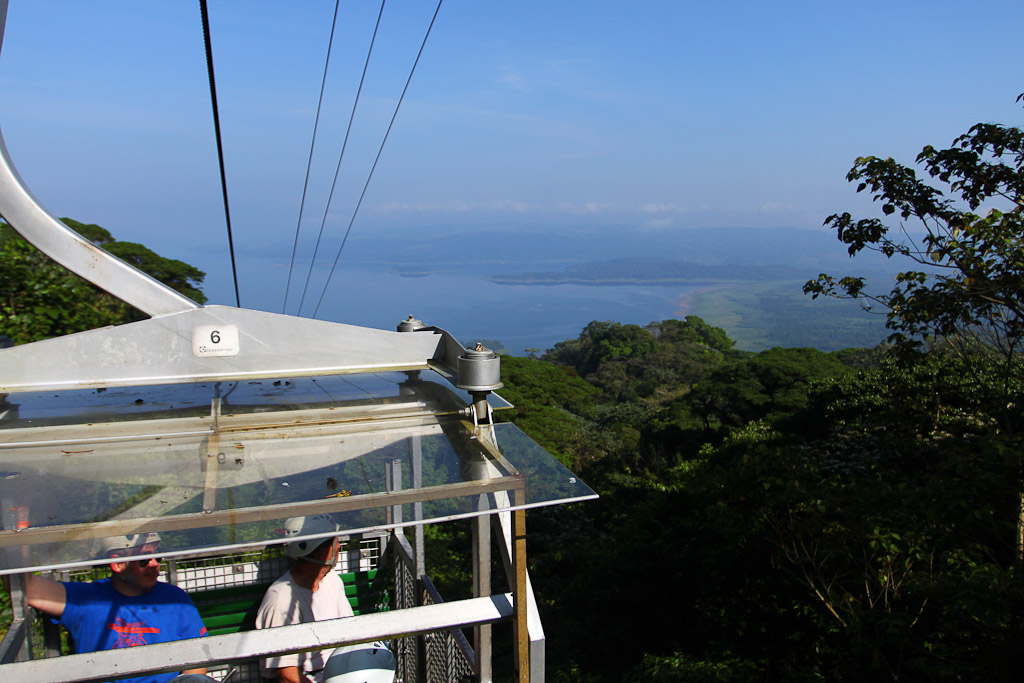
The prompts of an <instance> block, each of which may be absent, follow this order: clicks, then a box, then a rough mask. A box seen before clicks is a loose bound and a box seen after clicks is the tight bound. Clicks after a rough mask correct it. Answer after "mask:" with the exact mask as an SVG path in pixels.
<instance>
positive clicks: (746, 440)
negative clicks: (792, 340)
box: [503, 96, 1024, 682]
mask: <svg viewBox="0 0 1024 683" xmlns="http://www.w3.org/2000/svg"><path fill="white" fill-rule="evenodd" d="M1022 98H1024V96H1022ZM917 163H918V164H919V165H920V166H921V167H922V168H923V170H924V172H925V173H926V174H927V177H928V178H929V179H930V180H932V181H934V182H935V183H936V184H935V185H931V184H929V182H930V181H924V180H921V179H920V178H919V177H918V175H917V172H916V171H915V170H914V169H912V168H909V167H907V166H904V165H902V164H899V163H898V162H896V161H894V160H893V159H881V158H877V157H864V158H861V159H858V160H857V161H856V164H855V166H854V168H853V169H852V170H851V171H850V173H849V175H848V179H849V180H850V181H851V182H856V183H858V185H857V190H858V191H859V192H860V191H869V192H870V193H871V194H872V196H873V199H874V200H875V201H877V202H878V203H879V205H880V208H881V214H882V215H883V216H886V217H891V218H893V219H894V220H895V221H896V222H895V224H894V225H890V224H888V223H886V222H885V220H883V219H882V218H876V217H869V218H863V219H855V218H854V217H852V216H851V215H850V214H848V213H842V214H835V215H833V216H831V217H829V218H828V219H827V220H826V225H828V226H829V227H830V228H832V229H833V230H835V232H836V235H837V236H838V238H839V240H840V241H841V242H842V243H843V244H845V245H846V247H847V251H848V252H849V254H850V255H856V254H858V253H861V252H862V251H865V250H869V251H877V252H880V253H882V254H883V255H885V256H886V257H889V258H892V259H896V260H897V261H898V262H899V263H900V264H901V265H902V267H903V268H904V270H902V271H901V272H900V273H899V274H898V275H897V276H896V281H895V285H894V286H893V288H892V289H891V291H890V292H888V293H885V294H869V293H868V289H867V282H866V280H865V278H864V277H859V276H843V277H834V276H831V275H829V274H821V275H820V276H819V277H818V278H816V279H814V280H811V281H809V282H808V283H807V284H806V285H805V286H804V291H805V292H806V293H808V294H810V295H812V296H813V297H818V296H831V297H841V298H853V299H860V300H862V301H864V302H865V303H866V304H868V305H870V306H872V307H874V308H876V309H877V310H880V311H883V312H884V313H885V314H886V316H887V327H888V329H889V331H890V332H891V334H890V337H889V340H888V343H887V344H886V345H884V346H882V347H878V348H874V349H850V350H844V351H838V352H833V353H823V352H820V351H815V350H813V349H801V348H775V349H770V350H767V351H763V352H761V353H758V354H751V353H742V352H738V351H736V350H734V348H733V344H732V342H731V340H730V339H729V338H728V337H727V335H726V333H725V332H724V331H723V330H721V329H717V328H714V327H710V326H708V325H707V324H706V323H705V322H704V321H703V320H701V319H700V318H697V317H692V316H691V317H688V318H686V319H685V320H682V321H680V320H665V321H662V322H658V323H652V324H651V325H648V326H646V327H639V326H636V325H620V324H617V323H613V322H605V323H601V322H594V323H591V324H590V325H589V326H587V327H586V329H584V330H583V331H582V333H581V334H580V335H579V337H578V338H577V339H574V340H568V341H565V342H562V343H560V344H558V345H556V346H555V348H554V349H552V350H550V351H549V352H548V353H546V354H544V355H543V356H542V357H541V358H539V359H517V358H505V359H503V362H504V365H503V380H504V381H505V383H506V385H507V388H506V389H505V390H504V393H505V395H506V396H507V397H508V398H509V399H511V400H512V402H513V403H515V404H516V412H515V414H514V415H513V416H511V419H513V420H514V421H516V422H518V423H519V424H521V425H522V427H523V428H524V429H525V430H526V431H528V432H529V433H530V434H531V436H533V437H534V438H535V439H537V440H538V441H540V442H541V443H542V444H543V445H545V446H546V447H548V448H549V449H550V450H551V451H552V452H553V453H555V454H557V455H558V457H560V458H562V459H563V461H564V462H565V463H566V464H568V465H569V466H570V467H572V468H573V469H574V471H576V472H577V473H579V474H580V475H581V476H582V477H583V478H584V479H585V480H586V481H588V483H590V484H591V485H592V486H593V487H594V488H595V489H596V490H597V491H598V492H599V493H600V494H601V499H600V500H599V501H597V502H595V503H592V504H584V505H579V506H576V507H574V508H573V509H570V510H559V509H553V510H547V511H543V512H540V513H536V514H534V515H532V516H531V529H530V538H531V546H532V547H531V557H532V561H533V562H534V565H535V568H536V572H535V577H536V586H537V590H538V592H539V594H540V598H539V599H540V600H541V602H542V604H543V607H544V614H545V619H546V626H547V632H548V633H549V647H548V653H549V662H550V667H549V669H550V675H551V677H552V679H553V680H557V681H588V682H589V681H594V682H596V681H621V680H627V681H768V680H771V681H803V680H829V681H863V680H886V681H896V680H899V681H946V680H949V681H954V680H999V681H1006V680H1019V678H1020V671H1021V669H1022V666H1024V654H1022V653H1024V647H1022V645H1024V642H1022V640H1024V631H1022V627H1024V623H1022V614H1024V583H1022V576H1021V572H1022V569H1024V564H1022V551H1024V542H1022V541H1024V536H1022V529H1024V514H1022V512H1024V505H1022V501H1024V496H1022V492H1024V482H1022V466H1024V461H1022V457H1021V456H1022V452H1024V448H1022V447H1024V439H1022V436H1021V427H1022V420H1024V410H1022V406H1024V355H1022V352H1024V348H1022V343H1024V217H1022V212H1024V199H1022V197H1024V132H1022V131H1021V130H1020V129H1017V128H1008V127H1004V126H1000V125H996V124H978V125H976V126H974V127H973V128H971V130H970V131H968V132H967V133H966V134H964V135H962V136H961V137H959V138H957V139H956V140H955V141H954V144H953V145H952V146H951V147H950V148H948V149H943V150H936V149H935V148H933V147H926V148H924V150H923V151H922V152H921V154H920V155H919V156H918V158H917ZM976 212H977V213H976ZM908 224H916V225H917V226H918V228H920V229H923V231H924V232H923V234H918V235H917V236H916V237H915V236H914V235H913V234H911V233H910V232H908V230H907V225H908Z"/></svg>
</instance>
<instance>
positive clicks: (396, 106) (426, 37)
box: [313, 0, 444, 318]
mask: <svg viewBox="0 0 1024 683" xmlns="http://www.w3.org/2000/svg"><path fill="white" fill-rule="evenodd" d="M442 2H444V0H437V9H435V10H434V16H433V17H432V18H431V19H430V26H428V27H427V32H426V34H425V35H424V36H423V42H422V43H420V50H419V52H417V53H416V60H415V61H414V62H413V64H412V69H411V70H410V71H409V78H408V79H406V81H405V87H404V88H402V95H401V96H400V97H399V98H398V104H396V105H395V113H394V114H392V115H391V123H389V124H388V129H387V131H386V132H385V133H384V139H383V140H381V142H380V149H378V150H377V158H376V159H374V160H373V166H371V167H370V173H369V175H368V176H367V177H366V182H365V183H364V184H363V191H362V192H361V193H360V195H359V201H358V202H356V208H355V210H353V211H352V218H351V219H350V220H349V222H348V229H346V230H345V238H344V239H343V240H342V241H341V245H340V246H339V247H338V253H337V254H335V255H334V263H333V264H331V271H330V272H329V273H328V274H327V281H326V282H324V287H323V290H321V292H320V298H319V299H318V300H317V302H316V308H314V309H313V318H316V314H317V311H319V310H320V304H321V303H323V300H324V294H326V293H327V287H328V285H330V284H331V277H332V276H333V275H334V270H335V268H337V266H338V259H339V258H341V250H342V249H344V248H345V243H346V242H348V236H349V233H351V232H352V224H353V223H354V222H355V220H356V214H358V213H359V207H360V206H362V204H363V198H364V197H365V196H366V189H367V188H368V187H369V186H370V180H371V179H372V178H373V172H374V171H375V170H376V169H377V162H379V161H380V156H381V154H382V153H383V152H384V144H385V143H386V142H387V141H388V136H389V135H390V134H391V128H392V126H394V125H395V119H396V118H398V110H399V108H400V107H401V106H402V100H404V99H405V93H406V92H407V91H408V90H409V83H411V82H412V76H413V74H414V73H416V66H417V65H418V64H419V63H420V57H421V56H422V55H423V48H424V47H426V45H427V39H428V38H429V37H430V30H431V29H432V28H434V22H435V21H436V20H437V14H438V12H440V11H441V3H442Z"/></svg>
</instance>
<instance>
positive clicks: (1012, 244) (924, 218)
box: [804, 95, 1024, 356]
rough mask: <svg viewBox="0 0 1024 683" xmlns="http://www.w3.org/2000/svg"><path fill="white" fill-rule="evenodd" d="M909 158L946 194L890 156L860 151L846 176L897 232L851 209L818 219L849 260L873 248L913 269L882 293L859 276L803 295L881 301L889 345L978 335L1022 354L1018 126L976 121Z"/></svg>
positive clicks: (1022, 161) (830, 280)
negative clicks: (916, 234)
mask: <svg viewBox="0 0 1024 683" xmlns="http://www.w3.org/2000/svg"><path fill="white" fill-rule="evenodd" d="M1021 99H1024V95H1022V96H1021V97H1019V98H1018V101H1020V100H1021ZM917 162H918V163H919V164H922V165H923V167H924V170H925V172H926V173H927V174H928V176H929V177H930V179H931V180H932V181H938V183H940V184H941V185H942V186H944V187H945V191H943V190H942V189H939V188H938V187H933V186H932V185H930V184H928V182H926V181H924V180H921V179H920V178H919V177H918V176H917V173H916V172H915V171H914V170H913V169H912V168H909V167H906V166H903V165H902V164H899V163H897V162H896V161H894V160H893V159H891V158H887V159H881V158H878V157H861V158H859V159H857V161H856V163H855V164H854V167H853V169H852V170H851V171H850V172H849V174H847V179H848V180H849V181H851V182H854V181H856V182H857V183H858V185H857V191H858V192H862V191H864V190H870V192H871V193H872V194H873V198H874V200H875V201H877V202H881V209H882V213H883V214H885V216H898V218H899V221H900V222H899V229H898V232H897V231H896V230H895V229H894V228H893V227H892V226H889V225H887V224H886V223H884V222H883V220H882V219H879V218H863V219H860V220H854V218H853V217H852V216H851V215H850V214H849V213H843V214H834V215H832V216H829V217H828V218H827V219H826V221H825V224H826V225H828V226H829V227H831V228H833V229H835V230H836V232H837V235H838V237H839V239H840V240H841V241H842V242H843V243H845V244H847V245H849V247H848V251H849V253H850V255H851V256H852V255H856V254H857V253H859V252H860V251H862V250H864V249H870V250H876V251H879V252H881V253H883V254H884V255H886V256H887V257H890V258H891V257H893V256H900V257H903V258H905V259H908V260H909V261H910V262H911V263H912V264H914V265H916V266H917V269H914V270H906V271H904V272H901V273H900V274H899V275H898V276H897V277H896V285H895V287H894V288H893V289H892V291H891V292H889V293H888V294H878V295H872V294H869V293H868V291H867V289H866V286H867V284H866V282H865V279H864V278H862V277H852V276H847V277H843V278H840V279H836V278H834V277H832V276H830V275H826V274H822V275H819V276H818V278H817V279H816V280H812V281H810V282H808V283H807V284H806V285H805V286H804V291H805V292H808V293H810V294H812V295H813V296H815V297H817V296H819V295H828V296H845V297H853V298H863V299H867V300H868V301H871V302H874V303H877V304H880V305H881V306H883V307H884V308H885V309H886V310H887V311H888V327H889V328H890V330H891V331H892V335H891V336H890V341H892V342H894V343H897V344H901V345H907V346H916V345H919V344H920V343H921V341H922V340H923V339H926V338H930V337H932V336H938V337H940V338H942V339H944V340H946V341H947V342H949V343H952V344H956V345H960V346H963V345H964V344H970V343H971V342H973V341H974V340H979V339H980V340H982V341H983V342H984V343H985V344H986V345H987V346H988V347H989V348H990V349H995V350H998V351H999V352H1001V353H1003V354H1005V355H1008V356H1012V355H1013V354H1015V353H1018V352H1020V351H1021V350H1022V348H1021V344H1022V342H1024V214H1022V209H1024V132H1022V131H1021V130H1020V129H1019V128H1014V127H1007V126H1002V125H997V124H989V123H979V124H977V125H975V126H974V127H972V128H971V129H970V130H969V131H968V132H967V133H965V134H964V135H961V136H960V137H958V138H957V139H956V140H954V142H953V145H952V147H950V148H948V149H942V150H936V149H935V148H934V147H931V146H927V147H925V148H924V149H923V150H922V151H921V153H920V154H919V155H918V156H917ZM947 195H948V196H947ZM983 209H984V212H983V213H976V212H979V211H981V210H983ZM911 220H912V221H914V222H915V223H916V224H917V227H922V228H924V231H925V232H924V234H923V236H921V237H920V238H919V240H915V239H914V238H913V235H912V234H911V233H910V232H909V229H908V226H907V225H906V224H905V223H904V222H905V221H911ZM910 227H911V228H913V227H914V226H913V225H912V226H910ZM894 233H895V234H894Z"/></svg>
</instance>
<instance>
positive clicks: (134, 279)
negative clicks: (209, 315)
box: [0, 0, 200, 316]
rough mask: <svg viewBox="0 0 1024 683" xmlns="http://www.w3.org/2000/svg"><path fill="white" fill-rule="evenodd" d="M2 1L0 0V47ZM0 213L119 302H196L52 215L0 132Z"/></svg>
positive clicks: (146, 307)
mask: <svg viewBox="0 0 1024 683" xmlns="http://www.w3.org/2000/svg"><path fill="white" fill-rule="evenodd" d="M6 19H7V0H0V48H2V46H3V34H4V26H5V24H6ZM0 216H3V218H4V219H5V220H6V221H7V222H8V223H10V225H11V227H13V228H14V229H15V230H17V231H18V232H19V233H20V234H21V235H22V236H23V237H24V238H25V239H27V240H28V241H29V242H31V243H32V244H34V245H35V246H36V247H37V248H38V249H39V250H40V251H41V252H43V253H44V254H46V255H47V256H49V257H50V258H52V259H53V260H54V261H56V262H57V263H59V264H61V265H62V266H64V267H65V268H67V269H68V270H70V271H71V272H73V273H76V274H77V275H80V276H81V277H83V278H85V279H86V280H88V281H89V282H91V283H93V284H94V285H96V286H97V287H100V288H102V289H104V290H106V291H108V292H110V293H111V294H113V295H114V296H116V297H117V298H118V299H120V300H121V301H124V302H125V303H127V304H130V305H131V306H134V307H135V308H137V309H139V310H140V311H142V312H144V313H147V314H148V315H151V316H159V315H167V314H169V313H180V312H182V311H188V310H193V309H196V308H199V307H200V306H199V304H197V303H196V302H194V301H192V300H191V299H189V298H188V297H186V296H184V295H183V294H180V293H179V292H177V291H175V290H174V289H171V288H170V287H168V286H167V285H165V284H163V283H162V282H159V281H158V280H154V279H153V278H151V277H150V276H149V275H146V274H145V273H143V272H142V271H141V270H138V269H137V268H135V267H133V266H131V265H129V264H127V263H125V262H124V261H122V260H121V259H119V258H117V257H116V256H114V255H112V254H110V253H108V252H106V251H104V250H103V249H100V248H99V247H97V246H96V245H94V244H92V243H91V242H89V241H88V240H85V239H83V238H82V237H81V236H80V235H79V234H78V233H76V232H74V231H73V230H70V229H69V228H68V227H67V226H66V225H64V224H63V223H61V222H60V221H59V220H57V219H56V218H55V217H54V216H52V215H51V214H50V213H49V212H48V211H47V210H46V209H45V208H43V206H42V204H40V203H39V201H38V200H37V199H36V198H35V197H34V196H33V195H32V193H31V192H30V191H29V189H28V187H27V186H26V185H25V181H23V180H22V179H21V176H20V175H18V171H17V170H16V169H15V168H14V163H13V162H12V161H11V156H10V154H9V153H8V151H7V145H6V143H5V142H4V137H3V132H2V131H0Z"/></svg>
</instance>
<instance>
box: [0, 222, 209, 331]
mask: <svg viewBox="0 0 1024 683" xmlns="http://www.w3.org/2000/svg"><path fill="white" fill-rule="evenodd" d="M62 220H63V221H64V223H65V224H67V225H68V226H69V227H71V228H72V229H74V230H76V231H78V232H79V234H81V235H82V236H83V237H85V238H86V239H88V240H89V241H91V242H92V243H93V244H96V245H97V246H102V247H103V248H104V249H106V250H107V251H109V252H110V253H112V254H114V255H115V256H118V257H120V258H121V259H123V260H125V261H127V262H128V263H131V264H132V265H134V266H136V267H137V268H139V269H141V270H143V271H145V272H147V273H149V274H150V275H151V276H153V277H154V278H156V279H157V280H160V281H161V282H163V283H165V284H167V285H168V286H170V287H172V288H174V289H175V290H177V291H179V292H181V293H182V294H184V295H185V296H188V297H189V298H191V299H193V300H194V301H196V302H198V303H203V302H205V301H206V297H205V296H204V295H203V293H202V292H201V291H200V290H199V289H198V288H199V287H200V286H201V285H202V282H203V278H204V277H205V274H204V273H203V272H202V271H200V270H198V269H196V268H194V267H193V266H190V265H188V264H186V263H183V262H182V261H177V260H173V259H167V258H164V257H162V256H159V255H158V254H156V253H154V252H152V251H151V250H149V249H147V248H146V247H144V246H142V245H141V244H135V243H132V242H119V241H117V240H115V239H114V238H113V237H112V236H111V235H110V233H109V232H108V231H107V230H105V229H104V228H101V227H100V226H98V225H93V224H83V223H79V222H77V221H74V220H71V219H69V218H64V219H62ZM0 264H2V268H0V334H6V335H7V336H9V337H11V339H13V340H14V342H15V343H18V344H24V343H28V342H32V341H38V340H40V339H47V338H49V337H56V336H61V335H65V334H71V333H73V332H80V331H82V330H88V329H95V328H97V327H104V326H107V325H119V324H122V323H126V322H131V321H134V320H140V319H142V318H144V317H145V316H144V315H143V314H142V313H141V312H139V311H137V310H135V309H134V308H132V307H131V306H129V305H127V304H125V303H124V302H122V301H120V300H119V299H117V298H115V297H113V296H111V295H110V294H107V293H106V292H103V291H101V290H100V289H98V288H97V287H95V286H94V285H92V284H90V283H89V282H87V281H85V280H84V279H82V278H80V277H78V276H77V275H74V274H73V273H70V272H69V271H67V270H66V269H64V268H63V267H61V266H59V265H58V264H56V263H54V262H53V261H52V260H50V259H49V258H48V257H47V256H45V255H44V254H43V253H42V252H40V251H38V250H37V249H36V248H35V247H33V246H32V245H31V244H29V243H28V242H27V241H25V240H24V239H23V238H22V237H20V236H19V235H17V234H16V233H15V232H14V231H13V230H12V229H11V228H10V227H9V226H8V225H7V224H5V223H2V222H0Z"/></svg>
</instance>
